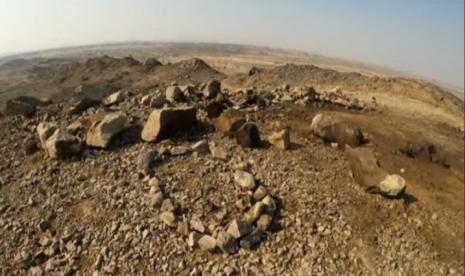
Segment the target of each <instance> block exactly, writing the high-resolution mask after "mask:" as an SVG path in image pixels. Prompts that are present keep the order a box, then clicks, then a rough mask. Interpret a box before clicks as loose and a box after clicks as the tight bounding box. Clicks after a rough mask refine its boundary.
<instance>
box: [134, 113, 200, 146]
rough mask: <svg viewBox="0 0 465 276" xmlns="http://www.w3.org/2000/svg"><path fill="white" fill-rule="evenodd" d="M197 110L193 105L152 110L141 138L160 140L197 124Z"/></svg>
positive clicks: (151, 140)
mask: <svg viewBox="0 0 465 276" xmlns="http://www.w3.org/2000/svg"><path fill="white" fill-rule="evenodd" d="M196 114H197V110H196V109H195V108H194V107H177V108H163V109H160V110H154V111H153V112H152V113H151V114H150V116H149V118H148V120H147V122H146V124H145V126H144V129H143V130H142V134H141V137H142V140H144V141H147V142H153V141H160V140H162V139H164V138H166V137H168V136H170V135H174V134H175V133H177V132H179V131H184V130H188V129H190V128H192V127H193V126H195V125H196V124H197V117H196Z"/></svg>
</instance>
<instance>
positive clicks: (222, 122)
mask: <svg viewBox="0 0 465 276" xmlns="http://www.w3.org/2000/svg"><path fill="white" fill-rule="evenodd" d="M244 123H245V114H244V113H243V112H242V111H239V110H235V109H228V110H225V111H223V113H221V115H220V116H219V117H218V118H216V119H215V120H214V122H213V124H214V126H215V128H216V129H217V130H218V131H220V132H221V133H223V134H225V135H227V136H232V135H234V133H235V132H236V131H237V130H238V129H239V128H240V127H241V126H242V125H243V124H244Z"/></svg>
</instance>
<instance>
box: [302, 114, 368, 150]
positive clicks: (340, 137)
mask: <svg viewBox="0 0 465 276" xmlns="http://www.w3.org/2000/svg"><path fill="white" fill-rule="evenodd" d="M310 128H311V130H312V132H313V133H314V134H315V135H316V136H318V137H320V138H321V139H323V140H324V141H326V142H336V143H338V144H340V145H346V144H347V145H349V146H351V147H357V146H359V145H361V144H362V143H363V141H364V137H363V134H362V131H361V130H360V128H358V127H356V126H353V125H351V124H348V123H344V122H341V121H339V120H336V119H335V118H333V117H331V116H328V115H323V114H317V115H316V116H315V117H314V118H313V119H312V124H311V126H310Z"/></svg>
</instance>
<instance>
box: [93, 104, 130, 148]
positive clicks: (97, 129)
mask: <svg viewBox="0 0 465 276" xmlns="http://www.w3.org/2000/svg"><path fill="white" fill-rule="evenodd" d="M126 123H127V119H126V115H125V114H124V113H121V112H115V113H111V114H108V115H106V116H105V117H104V118H103V119H102V120H101V121H96V122H94V123H93V124H92V126H91V127H90V128H89V131H88V132H87V136H86V144H87V145H89V146H93V147H99V148H106V147H108V145H109V144H110V142H111V140H112V139H113V137H115V136H116V135H117V134H119V133H120V132H121V131H123V130H124V128H125V126H126Z"/></svg>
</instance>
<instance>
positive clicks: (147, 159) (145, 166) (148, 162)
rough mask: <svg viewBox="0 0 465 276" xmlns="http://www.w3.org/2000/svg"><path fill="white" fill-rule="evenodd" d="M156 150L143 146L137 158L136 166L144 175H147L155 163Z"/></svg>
mask: <svg viewBox="0 0 465 276" xmlns="http://www.w3.org/2000/svg"><path fill="white" fill-rule="evenodd" d="M156 156H157V154H156V152H155V151H154V150H151V149H147V148H144V149H143V150H142V152H141V153H140V154H139V157H138V158H137V167H138V169H139V170H140V171H141V172H142V173H143V174H145V175H149V174H150V172H151V171H152V167H153V164H154V163H155V157H156Z"/></svg>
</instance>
